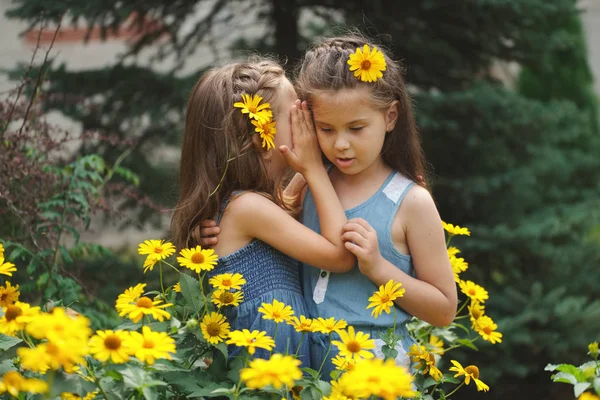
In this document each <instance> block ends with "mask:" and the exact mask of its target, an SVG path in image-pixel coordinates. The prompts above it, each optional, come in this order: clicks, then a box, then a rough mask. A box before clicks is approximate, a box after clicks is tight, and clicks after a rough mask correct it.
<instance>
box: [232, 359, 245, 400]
mask: <svg viewBox="0 0 600 400" xmlns="http://www.w3.org/2000/svg"><path fill="white" fill-rule="evenodd" d="M247 366H248V352H247V351H246V352H245V354H244V362H243V365H242V369H243V368H246V367H247ZM241 387H242V374H241V370H240V378H239V379H238V383H237V385H235V392H234V393H233V400H237V399H238V398H239V397H240V389H241Z"/></svg>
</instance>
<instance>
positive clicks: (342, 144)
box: [335, 137, 350, 151]
mask: <svg viewBox="0 0 600 400" xmlns="http://www.w3.org/2000/svg"><path fill="white" fill-rule="evenodd" d="M349 148H350V142H349V141H348V140H346V139H344V138H343V137H340V138H337V139H336V141H335V149H336V150H338V151H344V150H348V149H349Z"/></svg>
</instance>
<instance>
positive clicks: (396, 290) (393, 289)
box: [367, 280, 406, 318]
mask: <svg viewBox="0 0 600 400" xmlns="http://www.w3.org/2000/svg"><path fill="white" fill-rule="evenodd" d="M401 286H402V284H401V283H400V282H394V281H393V280H390V281H389V282H388V283H386V284H385V286H384V285H381V286H379V291H377V292H375V293H374V294H373V296H371V297H369V302H370V303H369V305H368V306H367V310H368V309H369V308H371V307H375V308H374V309H373V311H371V315H373V317H375V318H377V317H379V315H381V312H382V311H385V312H386V313H387V314H389V313H390V307H393V306H394V300H396V299H397V298H399V297H402V296H404V292H406V289H404V288H401Z"/></svg>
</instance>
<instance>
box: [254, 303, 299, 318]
mask: <svg viewBox="0 0 600 400" xmlns="http://www.w3.org/2000/svg"><path fill="white" fill-rule="evenodd" d="M258 312H259V313H262V314H263V319H271V320H273V321H275V322H276V323H280V322H287V321H289V320H290V318H291V317H292V316H293V315H294V310H292V307H291V306H286V305H285V304H284V303H282V302H281V301H279V300H277V299H274V300H273V303H272V304H269V303H262V305H261V307H259V308H258Z"/></svg>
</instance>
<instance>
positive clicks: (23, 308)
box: [0, 301, 40, 336]
mask: <svg viewBox="0 0 600 400" xmlns="http://www.w3.org/2000/svg"><path fill="white" fill-rule="evenodd" d="M2 312H3V314H4V315H2V318H0V333H3V334H5V335H9V336H15V334H16V333H17V332H19V331H21V330H23V328H25V325H26V324H27V323H29V322H31V321H32V320H33V318H34V317H35V316H36V315H38V314H39V313H40V308H39V307H31V306H30V305H29V304H27V303H21V302H20V301H17V302H15V303H14V304H11V305H10V306H8V307H2Z"/></svg>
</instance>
